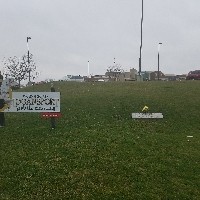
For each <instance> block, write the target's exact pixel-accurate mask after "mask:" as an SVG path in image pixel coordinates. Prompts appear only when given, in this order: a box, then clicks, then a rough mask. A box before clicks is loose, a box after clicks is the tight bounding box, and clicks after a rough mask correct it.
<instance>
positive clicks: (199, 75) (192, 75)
mask: <svg viewBox="0 0 200 200" xmlns="http://www.w3.org/2000/svg"><path fill="white" fill-rule="evenodd" d="M186 80H200V70H195V71H190V72H189V73H188V75H187V77H186Z"/></svg>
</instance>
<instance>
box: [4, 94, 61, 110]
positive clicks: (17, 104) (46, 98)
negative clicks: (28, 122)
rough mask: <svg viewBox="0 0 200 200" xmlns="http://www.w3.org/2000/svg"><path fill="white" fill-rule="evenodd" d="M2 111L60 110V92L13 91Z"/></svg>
mask: <svg viewBox="0 0 200 200" xmlns="http://www.w3.org/2000/svg"><path fill="white" fill-rule="evenodd" d="M4 112H60V92H13V93H12V100H11V105H10V108H9V109H6V110H5V111H4Z"/></svg>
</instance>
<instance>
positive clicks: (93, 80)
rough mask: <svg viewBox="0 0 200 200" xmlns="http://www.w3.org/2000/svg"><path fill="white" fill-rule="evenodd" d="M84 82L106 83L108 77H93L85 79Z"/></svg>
mask: <svg viewBox="0 0 200 200" xmlns="http://www.w3.org/2000/svg"><path fill="white" fill-rule="evenodd" d="M84 80H85V82H108V81H109V77H106V76H105V75H94V76H91V77H85V78H84Z"/></svg>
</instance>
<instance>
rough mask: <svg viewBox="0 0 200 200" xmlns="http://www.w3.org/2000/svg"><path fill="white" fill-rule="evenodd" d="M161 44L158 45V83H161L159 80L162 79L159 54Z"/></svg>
mask: <svg viewBox="0 0 200 200" xmlns="http://www.w3.org/2000/svg"><path fill="white" fill-rule="evenodd" d="M161 44H162V43H161V42H160V43H158V81H159V78H160V53H159V51H160V45H161Z"/></svg>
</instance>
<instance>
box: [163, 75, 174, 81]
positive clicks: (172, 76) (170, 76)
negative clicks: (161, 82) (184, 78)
mask: <svg viewBox="0 0 200 200" xmlns="http://www.w3.org/2000/svg"><path fill="white" fill-rule="evenodd" d="M165 80H166V81H176V75H175V74H165Z"/></svg>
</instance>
